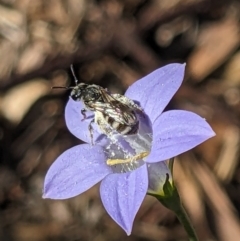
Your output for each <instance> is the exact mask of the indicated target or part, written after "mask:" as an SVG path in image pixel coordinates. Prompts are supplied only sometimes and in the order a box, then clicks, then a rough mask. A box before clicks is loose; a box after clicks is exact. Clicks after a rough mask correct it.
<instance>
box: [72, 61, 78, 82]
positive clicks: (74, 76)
mask: <svg viewBox="0 0 240 241" xmlns="http://www.w3.org/2000/svg"><path fill="white" fill-rule="evenodd" d="M70 68H71V71H72V75H73V78H74V81H75V84H76V85H77V84H78V79H77V77H76V75H75V72H74V69H73V64H71V65H70Z"/></svg>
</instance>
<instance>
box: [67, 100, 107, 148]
mask: <svg viewBox="0 0 240 241" xmlns="http://www.w3.org/2000/svg"><path fill="white" fill-rule="evenodd" d="M83 108H84V105H83V103H82V102H81V101H74V100H72V98H69V101H68V103H67V105H66V108H65V120H66V124H67V128H68V129H69V131H70V132H71V133H72V134H73V135H74V136H76V137H77V138H79V139H81V140H82V141H84V142H87V143H91V138H90V132H89V130H88V127H89V123H90V121H91V120H92V119H93V118H94V114H93V112H91V111H88V112H86V115H87V119H85V120H83V121H82V119H83V115H82V114H81V110H82V109H83ZM92 127H93V129H94V130H93V143H97V144H101V145H104V144H103V143H104V142H103V143H100V140H102V139H105V137H104V135H101V134H100V133H99V132H98V128H97V127H96V125H95V123H93V125H92ZM96 140H97V141H96Z"/></svg>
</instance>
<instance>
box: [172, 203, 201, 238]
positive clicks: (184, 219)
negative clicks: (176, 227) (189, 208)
mask: <svg viewBox="0 0 240 241" xmlns="http://www.w3.org/2000/svg"><path fill="white" fill-rule="evenodd" d="M175 214H176V216H177V218H178V220H179V221H180V222H181V224H182V225H183V227H184V229H185V231H186V232H187V234H188V238H189V241H198V238H197V235H196V233H195V230H194V228H193V226H192V224H191V222H190V220H189V218H188V215H187V213H186V211H185V209H184V207H183V206H182V205H181V204H180V206H179V209H178V210H175Z"/></svg>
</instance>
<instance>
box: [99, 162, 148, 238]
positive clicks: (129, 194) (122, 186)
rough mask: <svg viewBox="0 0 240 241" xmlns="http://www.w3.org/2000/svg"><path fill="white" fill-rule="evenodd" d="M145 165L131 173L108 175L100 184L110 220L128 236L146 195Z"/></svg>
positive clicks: (146, 177) (146, 178)
mask: <svg viewBox="0 0 240 241" xmlns="http://www.w3.org/2000/svg"><path fill="white" fill-rule="evenodd" d="M147 188H148V174H147V167H146V165H143V166H141V167H140V168H138V169H136V170H135V171H133V172H128V173H114V174H111V175H108V176H107V177H106V178H104V180H103V181H102V183H101V186H100V194H101V198H102V202H103V205H104V207H105V209H106V210H107V212H108V214H109V215H110V216H111V217H112V219H113V220H114V221H115V222H116V223H117V224H118V225H119V226H121V227H122V228H123V229H124V230H125V232H126V233H127V234H128V235H130V233H131V231H132V225H133V220H134V218H135V216H136V213H137V211H138V210H139V208H140V205H141V203H142V202H143V199H144V197H145V195H146V193H147Z"/></svg>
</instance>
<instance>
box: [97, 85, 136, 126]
mask: <svg viewBox="0 0 240 241" xmlns="http://www.w3.org/2000/svg"><path fill="white" fill-rule="evenodd" d="M101 92H102V98H103V100H104V101H103V102H95V103H94V104H93V106H94V109H95V110H97V111H100V112H102V113H103V114H105V115H106V116H109V117H111V118H113V119H114V120H115V121H117V122H119V123H121V124H125V125H134V124H135V123H136V117H135V115H134V113H133V112H132V110H131V109H130V108H129V107H128V106H127V105H124V104H123V103H121V102H120V101H118V100H117V99H115V98H114V97H112V96H111V95H110V94H108V93H107V92H106V91H105V90H104V89H103V90H102V91H101Z"/></svg>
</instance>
